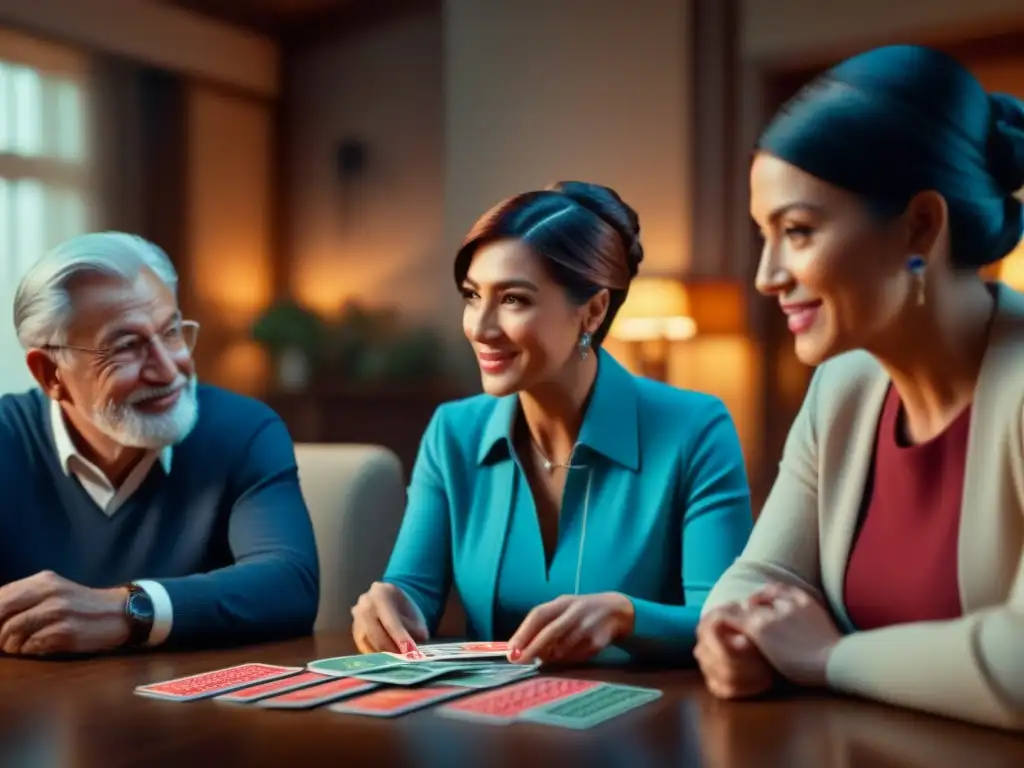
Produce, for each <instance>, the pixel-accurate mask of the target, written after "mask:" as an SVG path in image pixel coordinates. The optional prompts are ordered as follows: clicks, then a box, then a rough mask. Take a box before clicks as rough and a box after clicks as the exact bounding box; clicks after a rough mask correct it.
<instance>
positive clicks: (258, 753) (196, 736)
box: [0, 635, 1024, 768]
mask: <svg viewBox="0 0 1024 768" xmlns="http://www.w3.org/2000/svg"><path fill="white" fill-rule="evenodd" d="M352 652H353V649H352V644H351V640H350V639H349V638H348V637H347V636H340V635H327V636H320V637H316V638H305V639H302V640H297V641H293V642H289V643H281V644H274V645H264V646H255V647H249V648H242V649H234V650H227V651H225V650H219V651H204V652H192V653H178V654H170V653H156V654H149V655H138V656H131V657H113V658H100V659H90V660H85V661H30V660H22V659H13V658H0V766H2V767H3V768H7V766H17V768H43V767H44V766H45V767H46V768H49V767H50V766H61V767H64V766H67V767H68V768H99V766H103V768H115V767H116V766H185V767H186V768H202V767H203V766H206V765H210V766H235V765H238V766H289V767H290V768H291V767H294V768H299V767H300V766H318V765H330V766H358V765H386V766H431V767H433V766H438V767H439V768H440V767H441V766H443V767H444V768H456V767H458V766H481V767H486V768H490V767H491V766H513V765H520V764H521V763H523V762H526V764H527V765H528V766H529V768H541V766H548V765H551V766H576V765H583V766H594V767H595V768H601V767H602V766H628V768H639V767H640V766H662V765H664V766H679V767H681V768H686V767H688V766H712V767H713V768H739V767H741V768H747V767H748V766H749V767H754V768H756V767H758V766H765V767H766V768H775V767H776V766H778V767H779V768H788V767H789V766H793V767H794V768H804V767H805V766H806V767H807V768H827V767H828V766H842V767H843V768H861V767H862V766H863V768H891V767H894V766H907V767H908V768H909V767H911V766H913V767H914V768H918V767H920V768H945V766H950V768H988V766H1001V767H1002V766H1005V767H1006V768H1010V767H1011V766H1013V767H1014V768H1021V767H1022V766H1024V737H1020V736H1015V735H1012V734H1007V733H1003V732H999V731H995V730H991V729H985V728H980V727H974V726H968V725H963V724H960V723H955V722H951V721H948V720H944V719H941V718H933V717H929V716H925V715H918V714H914V713H911V712H904V711H901V710H897V709H893V708H889V707H884V706H881V705H877V704H872V703H867V702H861V701H854V700H849V699H842V698H837V697H831V696H828V695H813V696H802V697H799V698H787V699H779V700H774V701H757V702H720V701H716V700H714V699H713V698H712V697H711V696H709V695H708V694H707V692H706V691H705V689H704V687H703V685H702V683H701V679H700V676H699V674H698V673H697V672H695V671H692V670H676V671H656V670H624V669H588V670H586V671H580V670H573V671H571V672H569V673H566V674H570V675H572V676H578V677H594V678H599V679H604V680H609V681H615V682H628V683H632V684H636V685H644V686H652V687H656V688H660V689H661V690H663V691H664V697H663V698H662V699H660V700H659V701H657V702H655V703H654V704H651V705H648V706H647V707H645V708H644V709H642V710H638V711H637V712H636V713H635V714H634V715H633V716H632V717H626V718H623V719H621V720H618V721H614V720H613V721H611V722H609V723H606V724H605V725H603V726H600V727H598V728H596V729H593V730H590V731H582V732H574V731H566V730H562V729H555V728H547V727H543V726H526V725H521V724H517V725H513V726H488V725H482V724H476V723H465V722H458V721H452V720H448V719H445V718H441V717H438V716H437V715H436V714H434V713H433V712H431V711H430V710H429V709H427V710H423V711H420V712H416V713H413V714H410V715H406V716H404V717H400V718H397V719H393V720H385V719H376V718H364V717H353V716H348V715H339V714H335V713H332V712H328V711H326V710H309V711H285V712H281V711H269V710H258V709H252V708H246V707H240V706H239V707H232V706H224V705H218V704H216V703H214V702H212V701H200V702H192V703H173V702H164V701H157V700H152V699H146V698H142V697H140V696H136V695H134V694H133V693H132V689H133V688H134V687H135V686H136V685H140V684H144V683H151V682H157V681H160V680H166V679H170V678H174V677H181V676H183V675H188V674H193V673H196V672H205V671H209V670H212V669H217V668H220V667H225V666H231V665H232V664H238V663H242V662H247V661H261V662H270V663H280V664H288V665H296V666H300V665H302V664H305V663H306V662H308V661H311V660H313V659H318V658H325V657H328V656H340V655H345V654H348V653H352Z"/></svg>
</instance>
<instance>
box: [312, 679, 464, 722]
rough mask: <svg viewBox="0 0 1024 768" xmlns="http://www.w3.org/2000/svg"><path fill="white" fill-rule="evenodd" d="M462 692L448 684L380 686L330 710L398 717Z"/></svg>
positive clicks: (352, 713) (462, 690) (372, 715)
mask: <svg viewBox="0 0 1024 768" xmlns="http://www.w3.org/2000/svg"><path fill="white" fill-rule="evenodd" d="M465 693H466V689H465V688H455V687H453V686H449V685H432V686H423V687H422V688H382V689H381V690H379V691H374V692H373V693H368V694H366V695H365V696H358V697H356V698H354V699H350V700H349V701H343V702H341V703H339V704H332V705H331V706H330V707H329V709H330V710H331V711H332V712H341V713H343V714H347V715H368V716H370V717H397V716H398V715H404V714H406V713H407V712H413V711H415V710H417V709H423V708H424V707H429V706H430V705H431V704H436V703H437V702H439V701H446V700H447V699H451V698H454V697H456V696H462V695H463V694H465Z"/></svg>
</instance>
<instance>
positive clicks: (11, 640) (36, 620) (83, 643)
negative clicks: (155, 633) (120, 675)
mask: <svg viewBox="0 0 1024 768" xmlns="http://www.w3.org/2000/svg"><path fill="white" fill-rule="evenodd" d="M126 597H127V590H125V589H123V588H115V589H90V588H89V587H83V586H82V585H81V584H76V583H75V582H73V581H68V580H67V579H65V578H63V577H61V576H58V575H57V574H55V573H53V572H52V571H43V572H42V573H37V574H35V575H34V576H29V577H28V578H26V579H22V580H20V581H14V582H11V583H10V584H6V585H4V586H3V587H0V651H3V652H4V653H6V654H11V655H16V654H20V655H24V656H41V655H46V654H53V653H98V652H101V651H112V650H114V649H116V648H119V647H121V646H122V645H124V643H125V642H126V641H127V640H128V637H129V633H130V628H129V625H128V618H127V617H126V616H125V613H124V602H125V599H126Z"/></svg>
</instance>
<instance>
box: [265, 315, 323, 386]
mask: <svg viewBox="0 0 1024 768" xmlns="http://www.w3.org/2000/svg"><path fill="white" fill-rule="evenodd" d="M326 335H327V327H326V324H325V323H324V321H323V319H322V318H321V317H320V316H319V315H318V314H316V313H315V312H313V311H312V310H311V309H309V308H308V307H305V306H303V305H302V304H300V303H299V302H297V301H295V300H293V299H285V300H282V301H278V302H275V303H274V304H272V305H270V306H269V307H267V309H266V310H264V311H263V313H261V314H260V316H259V317H257V318H256V321H255V322H254V323H253V326H252V337H253V339H254V340H256V341H257V342H258V343H260V344H262V345H263V346H264V347H265V348H266V349H267V351H268V352H269V353H270V356H271V359H272V360H273V361H274V368H275V372H276V377H277V383H278V386H280V387H281V388H282V389H283V390H285V391H289V392H295V391H301V390H304V389H306V388H307V387H308V386H309V383H310V380H311V379H312V375H313V366H314V364H315V363H316V362H317V361H318V359H319V356H320V353H321V350H322V349H323V345H324V341H325V338H326Z"/></svg>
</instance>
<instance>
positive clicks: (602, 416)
mask: <svg viewBox="0 0 1024 768" xmlns="http://www.w3.org/2000/svg"><path fill="white" fill-rule="evenodd" d="M518 413H519V399H518V396H516V395H511V396H509V397H503V398H495V397H492V396H489V395H478V396H476V397H471V398H468V399H465V400H460V401H457V402H453V403H446V404H445V405H443V406H441V407H440V408H439V409H438V410H437V412H436V413H435V414H434V417H433V419H432V420H431V422H430V425H429V426H428V427H427V431H426V433H425V434H424V436H423V440H422V444H421V446H420V452H419V455H418V457H417V460H416V464H415V467H414V468H413V473H412V479H411V482H410V485H409V489H408V502H407V507H406V512H405V517H404V520H403V522H402V526H401V530H400V531H399V534H398V539H397V541H396V543H395V548H394V551H393V552H392V555H391V560H390V562H389V564H388V568H387V572H386V574H385V576H384V580H385V581H387V582H389V583H392V584H394V585H396V586H398V587H400V588H401V589H403V590H404V591H405V592H406V594H407V595H408V596H409V597H410V598H411V599H412V600H413V601H414V602H415V603H416V604H417V605H418V606H419V608H420V609H421V610H422V611H423V614H424V616H425V617H426V619H427V624H428V626H429V627H430V629H431V632H434V631H435V630H436V627H437V624H438V622H439V621H440V618H441V614H442V612H443V610H444V607H445V604H446V602H447V598H448V594H449V590H450V589H451V586H452V585H453V584H454V586H455V588H456V589H457V590H458V594H459V598H460V600H461V602H462V605H463V607H464V608H465V611H466V618H467V631H468V634H469V636H470V637H472V638H474V639H481V640H505V639H508V638H509V637H510V636H511V635H512V633H513V632H515V630H516V628H517V627H518V626H519V623H520V622H521V621H522V620H523V618H524V617H525V616H526V614H527V613H528V612H529V610H530V609H531V608H533V607H534V606H536V605H538V604H540V603H543V602H546V601H548V600H552V599H554V598H556V597H558V596H559V595H563V594H570V595H571V594H575V593H577V588H578V593H579V594H588V593H595V592H607V591H614V592H620V593H623V594H625V595H626V596H627V597H629V598H630V600H631V601H632V602H633V605H634V607H635V611H636V620H635V625H634V631H633V634H632V636H631V637H629V638H626V639H625V640H623V641H622V642H621V643H620V647H621V649H622V650H624V651H626V652H627V653H628V654H629V655H631V656H634V657H637V658H643V657H660V658H666V657H668V658H671V657H687V656H689V654H690V652H691V651H692V649H693V645H694V641H695V630H696V625H697V622H698V620H699V618H700V610H701V606H702V605H703V603H704V600H705V598H706V597H707V595H708V592H709V591H710V590H711V588H712V586H714V584H715V582H716V581H717V580H718V578H719V576H721V574H722V573H723V572H724V571H725V569H726V568H727V567H728V566H729V565H730V564H731V563H732V562H733V560H735V559H736V557H737V556H738V555H739V554H740V552H741V551H742V549H743V546H744V545H745V543H746V541H747V537H748V536H749V535H750V531H751V528H752V524H753V520H752V515H751V511H750V492H749V487H748V484H747V478H746V471H745V469H744V463H743V454H742V451H741V449H740V444H739V439H738V437H737V435H736V429H735V427H734V425H733V422H732V420H731V418H730V417H729V414H728V411H727V410H726V409H725V406H724V405H723V404H722V403H721V401H719V400H718V399H717V398H715V397H712V396H710V395H706V394H702V393H698V392H692V391H687V390H681V389H677V388H674V387H671V386H668V385H667V384H663V383H661V382H655V381H651V380H649V379H644V378H639V377H635V376H633V375H632V374H630V373H629V372H628V371H627V370H626V369H625V368H623V367H622V366H621V365H619V363H617V362H616V361H615V359H614V358H612V357H611V355H609V354H608V353H606V352H604V351H601V352H599V365H598V374H597V380H596V382H595V384H594V391H593V393H592V396H591V399H590V404H589V406H588V408H587V412H586V414H585V415H584V419H583V424H582V426H581V429H580V434H579V438H578V447H577V450H576V452H575V455H574V458H573V463H574V464H577V465H581V466H580V468H578V469H572V470H569V472H568V475H567V479H566V484H565V490H564V492H563V503H562V511H561V518H560V525H559V532H558V539H557V545H556V548H555V551H554V554H553V558H552V561H551V567H550V572H547V568H546V563H545V555H544V548H543V544H542V540H541V535H540V526H539V524H538V521H537V515H536V508H535V506H534V502H533V497H532V494H531V493H530V489H529V484H528V483H527V481H526V478H525V475H524V472H523V469H522V466H521V464H520V460H519V457H517V456H516V454H515V449H514V447H513V443H512V428H513V425H514V422H515V419H516V418H517V416H518Z"/></svg>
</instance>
